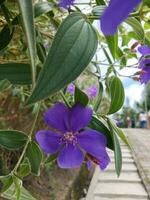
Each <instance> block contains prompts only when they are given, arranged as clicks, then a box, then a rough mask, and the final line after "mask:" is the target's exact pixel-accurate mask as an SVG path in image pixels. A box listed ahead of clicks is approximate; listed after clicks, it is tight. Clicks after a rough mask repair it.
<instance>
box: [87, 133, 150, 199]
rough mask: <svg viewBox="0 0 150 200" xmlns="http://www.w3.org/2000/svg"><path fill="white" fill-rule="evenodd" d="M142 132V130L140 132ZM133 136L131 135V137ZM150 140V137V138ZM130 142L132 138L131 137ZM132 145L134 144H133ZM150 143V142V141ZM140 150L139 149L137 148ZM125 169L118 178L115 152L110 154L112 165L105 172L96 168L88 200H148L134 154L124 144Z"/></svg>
mask: <svg viewBox="0 0 150 200" xmlns="http://www.w3.org/2000/svg"><path fill="white" fill-rule="evenodd" d="M125 131H126V132H127V135H128V134H131V133H132V132H134V133H136V135H134V136H133V137H138V136H137V135H138V132H139V130H136V129H134V130H133V129H130V130H125ZM140 131H141V130H140ZM130 136H131V135H130ZM149 139H150V136H149ZM129 140H130V137H129ZM131 143H132V142H131ZM149 143H150V140H149ZM137 148H138V147H137ZM149 151H150V149H149ZM122 154H123V168H122V172H121V175H120V177H119V178H118V177H117V175H116V172H115V168H114V156H113V152H110V157H111V161H112V162H111V164H110V166H109V167H108V169H107V170H106V171H104V172H102V171H100V169H99V167H97V168H96V170H95V173H94V176H93V179H92V181H91V185H90V187H89V191H88V194H87V197H86V200H138V199H139V200H147V199H149V198H148V193H147V192H146V189H145V187H144V185H143V182H142V179H141V177H140V176H139V173H138V170H137V166H136V164H135V161H134V158H133V156H132V155H133V154H131V152H130V150H129V149H128V147H127V146H126V145H124V144H122ZM149 163H150V160H149Z"/></svg>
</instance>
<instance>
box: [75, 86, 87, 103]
mask: <svg viewBox="0 0 150 200" xmlns="http://www.w3.org/2000/svg"><path fill="white" fill-rule="evenodd" d="M88 101H89V99H88V96H87V95H86V94H85V93H84V92H83V91H82V90H80V89H79V88H77V87H75V103H81V104H82V105H83V106H86V105H87V104H88Z"/></svg>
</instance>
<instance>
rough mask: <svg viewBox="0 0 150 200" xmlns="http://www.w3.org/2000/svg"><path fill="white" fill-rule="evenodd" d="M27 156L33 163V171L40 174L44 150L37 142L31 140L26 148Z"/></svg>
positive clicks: (37, 174)
mask: <svg viewBox="0 0 150 200" xmlns="http://www.w3.org/2000/svg"><path fill="white" fill-rule="evenodd" d="M26 157H27V158H28V159H29V162H30V164H31V172H32V173H33V174H34V175H36V176H39V175H40V164H41V162H42V157H43V156H42V152H41V150H40V148H39V146H38V145H37V143H35V142H30V143H29V145H28V148H27V150H26Z"/></svg>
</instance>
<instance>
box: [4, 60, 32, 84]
mask: <svg viewBox="0 0 150 200" xmlns="http://www.w3.org/2000/svg"><path fill="white" fill-rule="evenodd" d="M4 79H7V80H8V81H10V82H11V83H12V84H21V85H24V84H31V83H32V80H31V70H30V65H29V64H26V63H6V64H0V80H4Z"/></svg>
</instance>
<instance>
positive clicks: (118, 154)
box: [112, 131, 122, 176]
mask: <svg viewBox="0 0 150 200" xmlns="http://www.w3.org/2000/svg"><path fill="white" fill-rule="evenodd" d="M112 133H113V140H114V156H115V168H116V173H117V175H118V176H119V175H120V172H121V169H122V153H121V148H120V144H119V140H118V138H117V136H116V133H115V132H114V131H113V132H112Z"/></svg>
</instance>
